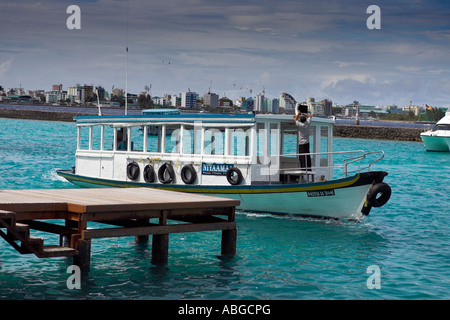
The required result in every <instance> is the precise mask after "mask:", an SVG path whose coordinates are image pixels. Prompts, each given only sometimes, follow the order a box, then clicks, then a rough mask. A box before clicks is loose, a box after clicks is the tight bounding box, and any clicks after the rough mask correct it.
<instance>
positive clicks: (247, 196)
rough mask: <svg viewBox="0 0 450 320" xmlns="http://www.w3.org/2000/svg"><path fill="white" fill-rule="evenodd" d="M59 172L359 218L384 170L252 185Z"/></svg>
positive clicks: (76, 180) (248, 207)
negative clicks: (165, 181) (312, 180)
mask: <svg viewBox="0 0 450 320" xmlns="http://www.w3.org/2000/svg"><path fill="white" fill-rule="evenodd" d="M58 174H59V175H60V176H62V177H64V178H65V179H67V180H68V181H69V182H71V183H73V184H75V185H78V186H80V187H96V188H98V187H128V188H130V187H148V188H158V189H165V190H173V191H180V192H187V193H199V194H206V195H211V196H219V197H225V198H230V199H237V200H239V201H240V205H239V206H238V207H237V209H240V210H245V211H256V212H268V213H276V214H288V215H300V216H308V217H318V218H333V219H351V220H359V219H361V218H362V217H363V216H364V215H367V214H368V213H369V211H370V209H371V206H370V205H369V204H368V203H367V201H366V196H367V193H368V192H369V190H370V189H371V187H372V186H373V185H374V184H375V183H381V182H382V181H383V178H384V176H386V175H387V173H386V172H383V171H374V172H365V173H359V174H356V175H354V176H351V177H348V178H343V179H337V180H332V181H324V182H316V183H306V184H305V183H302V184H271V185H252V186H245V185H240V186H231V185H230V186H202V185H178V184H148V183H138V182H131V181H117V180H107V179H99V178H93V177H86V176H79V175H76V174H74V173H72V171H70V170H60V171H58Z"/></svg>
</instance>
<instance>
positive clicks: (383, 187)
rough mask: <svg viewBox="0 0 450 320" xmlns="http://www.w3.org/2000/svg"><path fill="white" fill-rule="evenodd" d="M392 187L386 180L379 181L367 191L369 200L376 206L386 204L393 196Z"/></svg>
mask: <svg viewBox="0 0 450 320" xmlns="http://www.w3.org/2000/svg"><path fill="white" fill-rule="evenodd" d="M391 194H392V189H391V187H390V186H389V185H388V184H387V183H384V182H381V183H377V184H375V185H373V186H372V188H371V189H370V190H369V192H368V193H367V202H368V203H369V204H370V205H371V206H372V207H374V208H377V207H381V206H384V205H385V204H386V203H387V202H388V201H389V198H390V197H391Z"/></svg>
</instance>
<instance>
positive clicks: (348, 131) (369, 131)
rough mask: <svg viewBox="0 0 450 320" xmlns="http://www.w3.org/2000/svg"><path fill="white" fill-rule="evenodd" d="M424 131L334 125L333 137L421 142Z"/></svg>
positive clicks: (417, 129) (403, 128)
mask: <svg viewBox="0 0 450 320" xmlns="http://www.w3.org/2000/svg"><path fill="white" fill-rule="evenodd" d="M423 131H425V129H419V128H405V127H376V126H360V125H335V126H334V131H333V135H334V136H335V137H346V138H360V139H380V140H399V141H422V139H421V138H420V133H421V132H423Z"/></svg>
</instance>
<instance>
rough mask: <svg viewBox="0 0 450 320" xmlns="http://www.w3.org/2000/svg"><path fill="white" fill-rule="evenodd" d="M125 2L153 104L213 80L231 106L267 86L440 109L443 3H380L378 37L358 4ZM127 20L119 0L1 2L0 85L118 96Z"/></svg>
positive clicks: (447, 47) (138, 77)
mask: <svg viewBox="0 0 450 320" xmlns="http://www.w3.org/2000/svg"><path fill="white" fill-rule="evenodd" d="M129 3H130V7H129V23H128V47H129V79H128V82H129V88H130V91H133V92H140V91H141V90H142V89H143V87H144V85H148V84H149V83H152V87H153V94H156V95H162V94H164V93H169V92H181V91H183V90H185V89H186V88H188V87H190V88H191V89H192V90H196V91H199V92H198V93H199V94H202V91H205V90H207V88H208V87H209V86H210V81H211V80H212V81H213V88H214V90H217V92H218V93H220V94H222V93H223V92H227V93H228V92H232V93H233V94H236V95H237V96H239V95H243V96H248V95H249V89H250V88H251V89H253V94H256V93H259V91H262V89H263V85H264V86H265V90H266V95H268V96H278V95H279V93H280V92H281V91H286V92H289V93H291V94H293V95H295V96H296V97H298V98H299V99H303V97H304V96H305V95H306V94H307V95H310V94H311V95H316V98H318V99H320V98H322V97H325V96H326V97H327V98H330V99H332V100H336V101H339V100H345V101H344V103H348V102H349V101H350V102H351V101H352V100H354V99H359V100H361V101H368V103H371V102H369V100H371V99H374V101H375V98H376V101H391V103H392V102H394V103H395V102H396V99H398V100H402V99H403V100H404V99H408V101H409V99H411V98H410V96H415V97H419V95H422V96H421V97H420V99H423V100H425V99H433V97H434V96H437V95H439V99H441V100H443V99H445V93H444V92H443V91H442V90H440V91H439V92H438V91H436V94H435V95H434V94H433V92H435V90H437V89H433V87H434V86H435V85H433V84H438V87H439V88H443V87H445V85H444V84H445V81H446V80H445V79H448V78H449V68H448V67H447V66H448V56H449V55H450V41H448V40H449V39H450V22H449V19H448V14H449V12H450V4H449V3H448V2H443V1H426V2H425V1H415V2H414V3H411V2H410V1H407V0H398V1H395V2H393V1H391V2H388V1H383V2H381V3H380V4H379V6H380V7H381V15H382V25H381V30H376V31H373V30H368V29H367V27H366V19H367V18H368V15H367V14H366V9H367V6H368V4H365V3H362V2H361V1H357V0H345V1H325V0H317V1H306V0H279V1H237V0H229V1H219V0H208V1H206V0H183V1H181V0H166V1H144V0H130V2H129ZM72 4H76V5H79V6H80V8H81V17H82V18H81V30H68V29H67V27H66V19H67V18H68V17H69V15H68V14H67V13H66V8H67V7H68V6H69V5H72ZM126 11H127V1H118V0H97V1H94V0H84V1H80V0H75V1H70V0H65V1H60V0H40V1H39V2H29V1H20V2H19V1H2V2H1V3H0V30H2V37H1V38H0V75H3V76H4V74H5V73H8V79H7V80H8V81H10V82H11V85H10V86H15V85H16V84H15V83H12V82H17V85H18V82H19V81H22V83H26V85H27V86H28V87H29V89H34V88H35V89H49V88H50V87H51V84H52V83H53V82H55V83H61V82H62V83H63V84H64V86H65V87H67V86H69V85H72V84H75V83H77V82H78V83H94V84H97V83H99V84H103V85H104V86H105V87H106V88H111V87H112V85H113V84H114V85H115V86H116V87H117V86H123V84H124V83H125V79H124V76H125V47H126V45H127V32H126V31H127V28H126V25H127V23H126ZM12 56H14V61H13V62H14V68H12V67H11V63H12V62H9V63H8V61H9V60H10V59H11V57H12ZM163 60H164V61H165V63H163V62H162V61H163ZM168 61H170V63H171V64H170V65H169V64H168ZM411 79H415V80H414V81H411ZM417 79H420V80H419V81H417ZM441 79H444V80H442V81H441ZM2 81H3V80H2ZM3 82H4V81H3ZM4 85H8V84H5V83H4ZM33 87H34V88H33ZM241 87H242V88H243V89H242V90H241V91H240V88H241ZM393 88H395V90H396V91H397V92H398V94H396V92H394V89H393ZM425 88H426V89H425ZM414 90H415V91H416V92H414ZM232 98H234V97H232ZM413 100H414V99H413ZM449 100H450V97H449ZM374 103H375V102H374ZM398 103H399V104H400V102H398ZM430 103H432V102H430Z"/></svg>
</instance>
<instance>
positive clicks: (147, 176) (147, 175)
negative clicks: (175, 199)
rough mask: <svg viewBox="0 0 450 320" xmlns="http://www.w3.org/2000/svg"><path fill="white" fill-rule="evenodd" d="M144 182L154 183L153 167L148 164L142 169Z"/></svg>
mask: <svg viewBox="0 0 450 320" xmlns="http://www.w3.org/2000/svg"><path fill="white" fill-rule="evenodd" d="M144 180H145V182H147V183H152V182H154V181H155V169H153V166H152V165H150V164H148V165H146V166H145V168H144Z"/></svg>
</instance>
